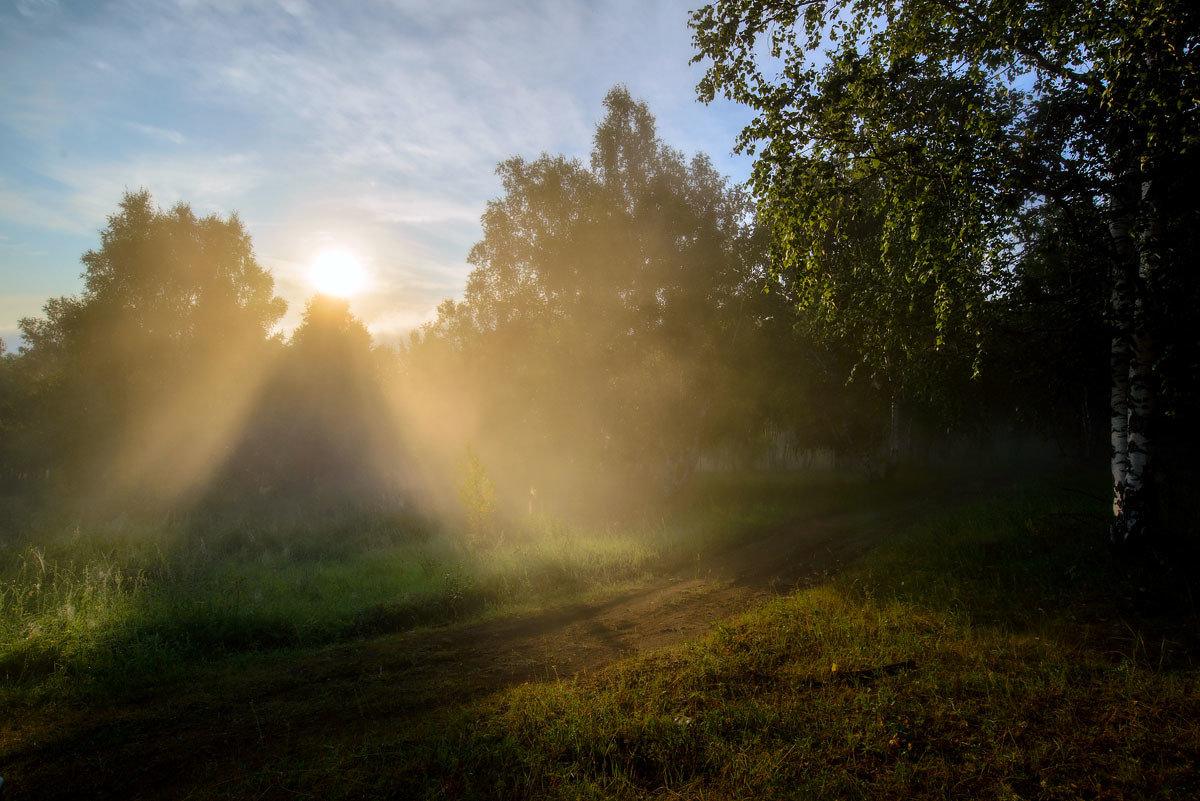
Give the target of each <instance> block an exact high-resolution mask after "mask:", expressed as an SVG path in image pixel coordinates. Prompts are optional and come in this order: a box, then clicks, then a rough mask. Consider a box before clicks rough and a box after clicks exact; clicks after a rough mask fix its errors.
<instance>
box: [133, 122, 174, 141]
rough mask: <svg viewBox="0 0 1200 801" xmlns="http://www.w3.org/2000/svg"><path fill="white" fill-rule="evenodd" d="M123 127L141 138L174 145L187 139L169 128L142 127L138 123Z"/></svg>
mask: <svg viewBox="0 0 1200 801" xmlns="http://www.w3.org/2000/svg"><path fill="white" fill-rule="evenodd" d="M125 126H126V127H127V128H129V129H130V130H132V131H136V132H137V133H140V134H142V135H143V136H147V137H150V138H152V139H163V140H166V141H167V142H170V143H171V144H174V145H182V144H183V143H184V142H186V141H187V137H186V136H184V135H183V134H181V133H180V132H179V131H173V130H171V129H170V128H157V127H155V126H153V125H142V124H141V123H140V122H126V123H125Z"/></svg>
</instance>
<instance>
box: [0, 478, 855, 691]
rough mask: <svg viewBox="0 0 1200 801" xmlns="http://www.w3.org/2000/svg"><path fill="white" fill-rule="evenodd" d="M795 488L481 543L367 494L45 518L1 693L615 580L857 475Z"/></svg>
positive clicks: (832, 497)
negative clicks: (58, 520) (174, 513)
mask: <svg viewBox="0 0 1200 801" xmlns="http://www.w3.org/2000/svg"><path fill="white" fill-rule="evenodd" d="M468 464H470V462H469V461H468ZM474 464H475V467H476V468H477V470H478V472H476V473H475V476H476V479H478V480H479V481H480V482H481V484H480V486H479V487H477V489H479V490H480V491H482V492H484V493H485V494H486V481H487V477H486V475H485V474H483V471H482V468H481V467H479V464H478V460H475V462H474ZM796 487H797V483H796V479H794V478H776V479H762V478H753V477H749V478H747V477H742V478H730V477H711V478H709V479H707V480H706V481H704V482H702V483H701V485H700V486H698V487H697V488H695V489H694V491H693V493H691V494H686V495H684V496H682V497H681V498H679V500H678V503H677V505H675V506H674V507H671V508H668V509H659V510H657V513H656V514H655V515H652V516H650V517H645V518H635V519H630V520H627V521H625V522H623V523H619V524H618V523H612V524H609V525H599V524H595V525H589V524H581V523H567V522H564V521H561V520H553V519H550V518H545V517H540V518H534V519H530V520H528V521H527V522H526V523H525V524H523V525H515V524H514V525H511V526H510V527H509V528H507V529H506V532H505V534H506V536H505V537H504V538H503V540H500V539H499V538H496V537H491V536H488V537H484V538H481V539H479V540H477V541H475V542H472V543H470V544H469V546H468V545H465V544H464V542H463V540H462V537H461V536H459V531H457V530H454V529H447V528H442V527H439V526H437V525H435V524H433V523H432V522H431V521H429V520H428V519H425V518H423V517H422V516H419V515H416V514H414V513H413V512H412V511H410V510H406V509H396V508H393V507H387V506H364V505H363V502H362V501H355V502H354V503H352V504H346V505H343V506H340V507H335V506H331V505H329V504H328V503H324V502H317V501H313V502H311V503H309V504H307V505H300V504H296V503H294V502H280V503H279V504H277V505H276V506H268V507H265V508H264V509H263V510H261V514H259V515H257V516H246V515H244V514H242V515H234V514H228V515H227V516H224V517H223V516H220V515H217V514H211V515H210V516H207V517H203V518H201V517H194V518H182V519H178V520H176V521H174V522H171V523H169V524H164V523H155V524H144V523H138V522H136V521H133V520H128V519H118V520H114V521H111V522H110V523H108V524H106V525H99V526H93V527H88V526H84V527H82V528H80V527H77V526H74V525H70V526H68V527H67V528H66V529H65V530H63V529H62V528H61V527H58V526H52V525H50V524H48V523H47V524H43V525H42V527H41V528H39V529H38V530H36V531H33V532H27V533H26V534H25V538H26V544H24V545H21V544H19V543H13V544H12V545H10V546H8V547H11V548H12V550H11V551H8V550H7V549H6V553H12V554H13V558H11V559H9V560H8V561H6V562H5V563H4V565H2V566H0V700H3V701H5V702H16V701H18V700H23V701H26V702H38V700H39V699H40V700H41V701H43V702H46V703H51V702H54V701H56V700H61V699H63V698H66V697H78V698H89V697H93V696H101V695H105V694H112V693H123V692H127V691H131V690H134V689H136V688H144V687H148V686H154V685H156V684H161V683H162V682H167V681H171V680H173V679H176V678H178V677H180V676H181V675H184V676H185V675H187V672H188V671H189V670H205V669H206V668H205V667H204V666H205V665H210V664H218V665H219V664H220V663H221V662H222V661H223V660H226V659H228V658H231V657H233V656H235V655H238V654H246V653H255V652H261V653H269V652H273V651H279V650H286V649H297V648H313V647H319V646H321V645H325V644H329V643H334V642H345V641H348V640H352V639H355V638H359V637H363V636H375V635H380V634H385V633H391V632H396V631H406V630H409V629H412V628H414V627H418V626H424V625H436V624H445V623H450V622H456V621H464V620H468V619H473V618H478V617H480V616H482V615H488V614H499V613H502V612H505V611H511V610H514V609H530V608H536V607H540V606H544V605H547V604H553V603H559V602H563V601H566V600H572V599H580V598H584V597H587V596H588V595H589V594H592V593H602V592H611V591H612V589H613V588H614V587H618V586H621V585H623V584H627V583H628V582H632V581H639V580H643V579H645V577H646V576H647V575H648V574H649V573H650V572H651V571H655V570H661V569H663V567H664V566H671V565H677V564H683V563H685V562H686V560H687V559H694V558H695V554H696V552H697V550H700V549H704V550H707V549H710V548H715V547H718V546H720V545H721V544H723V543H727V542H729V541H732V540H736V539H738V538H741V537H745V536H747V535H748V534H751V533H753V532H755V531H758V530H760V529H761V528H762V527H764V526H769V525H772V524H777V523H778V522H779V521H780V520H781V519H785V518H787V517H789V516H791V515H794V514H796V513H797V511H799V510H800V509H802V508H804V507H805V504H806V503H844V502H845V501H846V499H847V497H849V494H848V493H851V492H852V491H853V490H852V488H847V487H842V486H841V484H840V483H836V482H835V483H834V484H832V485H830V486H828V487H826V489H827V491H826V492H823V493H819V494H814V495H812V496H809V495H804V494H801V493H797V491H796Z"/></svg>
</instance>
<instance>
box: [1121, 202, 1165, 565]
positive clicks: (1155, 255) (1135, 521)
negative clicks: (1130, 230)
mask: <svg viewBox="0 0 1200 801" xmlns="http://www.w3.org/2000/svg"><path fill="white" fill-rule="evenodd" d="M1159 229H1160V222H1159V218H1158V209H1157V203H1156V202H1155V198H1154V184H1153V181H1152V180H1151V179H1150V178H1145V179H1143V181H1142V184H1141V193H1140V198H1139V203H1138V215H1137V236H1136V242H1137V250H1138V254H1137V255H1138V274H1137V282H1136V293H1135V298H1134V304H1133V331H1132V335H1133V336H1132V339H1131V344H1132V352H1131V353H1130V362H1129V435H1128V436H1129V471H1128V473H1127V474H1126V476H1125V510H1124V511H1125V514H1126V524H1125V527H1124V532H1123V533H1124V535H1125V537H1124V542H1126V543H1133V542H1136V541H1139V540H1143V539H1145V538H1146V537H1148V536H1153V531H1152V530H1151V529H1152V528H1153V523H1152V521H1151V520H1150V517H1151V515H1152V514H1153V511H1154V510H1153V503H1152V501H1151V499H1150V497H1149V496H1150V494H1151V491H1152V482H1151V471H1152V470H1153V465H1154V460H1153V455H1154V432H1153V425H1154V407H1155V402H1154V401H1155V395H1156V387H1155V375H1154V363H1155V360H1156V359H1157V352H1156V351H1157V343H1156V342H1155V337H1154V324H1153V314H1154V313H1153V309H1152V308H1151V303H1150V298H1151V297H1153V294H1154V290H1153V287H1154V285H1155V283H1156V282H1157V281H1158V269H1159V263H1160V261H1161V259H1160V258H1159V252H1158V246H1159V242H1160V241H1161V231H1160V230H1159Z"/></svg>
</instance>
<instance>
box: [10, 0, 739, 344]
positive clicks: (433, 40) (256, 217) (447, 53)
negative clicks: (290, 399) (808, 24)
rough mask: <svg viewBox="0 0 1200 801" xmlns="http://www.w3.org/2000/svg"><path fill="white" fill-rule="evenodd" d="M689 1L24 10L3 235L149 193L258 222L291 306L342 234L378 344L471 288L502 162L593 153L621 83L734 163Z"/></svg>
mask: <svg viewBox="0 0 1200 801" xmlns="http://www.w3.org/2000/svg"><path fill="white" fill-rule="evenodd" d="M689 5H690V4H689V3H688V2H687V0H662V1H661V2H655V3H645V2H643V1H642V0H605V1H603V2H586V3H584V2H580V3H563V2H561V0H513V1H512V2H506V3H494V2H487V1H486V0H405V2H394V1H389V0H370V1H364V2H355V3H342V4H332V3H311V2H305V0H277V2H262V1H261V0H175V2H151V1H150V0H113V2H110V3H107V4H105V5H104V6H102V7H100V6H98V7H96V8H94V9H93V8H91V7H79V8H76V7H63V8H59V7H58V6H57V5H56V4H55V3H52V2H40V3H39V2H34V1H33V0H22V3H20V4H18V6H17V9H16V11H17V13H16V14H15V15H13V14H9V15H8V16H7V18H5V14H4V12H3V10H0V74H4V75H5V76H6V81H4V82H3V85H0V131H2V130H3V128H4V127H7V128H8V129H9V130H10V131H12V132H13V135H14V136H15V137H16V139H15V141H14V145H15V146H16V147H15V149H10V150H9V154H8V155H4V154H3V152H0V226H2V225H3V224H4V222H5V221H6V220H8V221H13V222H18V223H20V224H22V225H29V226H37V227H41V228H45V229H54V230H63V231H71V232H75V233H79V232H94V231H95V230H96V229H98V228H99V227H101V226H102V225H103V222H104V218H105V215H107V214H109V213H111V212H112V210H113V209H114V208H115V204H116V202H117V200H118V199H119V198H120V194H121V192H122V191H123V190H124V189H125V188H127V187H128V188H137V187H139V186H145V187H147V188H148V189H150V190H151V192H152V193H153V194H154V196H155V198H156V200H158V201H159V202H160V203H162V204H164V205H167V204H170V203H173V202H175V201H177V200H185V201H189V202H192V204H193V206H195V207H196V208H197V209H198V210H203V211H229V210H232V209H235V208H236V209H239V210H240V211H241V212H242V213H243V217H244V219H246V220H247V221H252V222H253V223H254V226H253V227H252V228H251V233H252V234H254V235H255V241H256V246H257V249H258V251H259V253H260V255H261V256H262V257H263V259H264V261H269V262H270V263H271V264H272V265H274V268H275V271H276V274H277V277H278V278H279V279H280V285H281V288H282V289H283V290H284V291H285V293H286V294H287V295H288V299H289V300H290V301H291V302H292V304H293V306H296V305H299V304H300V303H301V302H302V300H303V298H304V296H305V294H306V292H307V287H306V286H305V285H304V279H303V271H304V269H305V267H306V265H307V261H308V260H310V259H311V258H312V256H313V255H315V254H314V253H313V252H312V248H314V247H317V246H319V245H320V242H319V241H318V237H317V236H316V234H317V232H324V234H325V235H326V236H327V237H335V238H340V239H345V240H346V241H347V242H348V246H352V247H353V248H354V249H355V250H356V252H359V254H360V257H362V258H363V259H364V260H365V261H369V262H371V263H372V264H373V269H374V270H375V273H376V275H377V287H379V291H378V294H377V296H375V297H376V298H377V299H375V300H371V301H370V302H368V301H366V300H363V301H362V302H361V303H360V302H356V305H355V308H356V310H357V309H359V308H360V307H361V311H360V313H361V314H362V315H363V316H364V318H365V319H366V320H367V322H368V324H369V325H371V326H372V328H373V330H376V331H383V330H385V329H388V328H389V327H393V326H394V325H398V324H399V323H398V322H397V321H399V320H413V319H416V320H419V319H423V318H424V316H426V315H427V314H428V312H429V310H430V309H432V308H433V306H434V305H436V303H437V301H438V299H439V297H438V295H440V296H444V295H446V294H451V293H453V292H455V291H458V290H460V289H461V286H462V284H463V279H464V278H465V275H466V271H467V269H468V268H467V266H466V265H465V261H464V260H465V256H466V253H467V251H468V249H469V247H470V245H471V243H472V241H473V240H474V239H475V238H477V237H478V226H477V221H478V217H479V214H480V213H481V212H482V210H483V208H484V204H485V203H486V201H487V200H488V199H489V198H491V197H493V196H495V195H496V194H497V193H498V191H499V185H498V182H497V179H496V177H495V175H494V166H495V164H496V163H497V162H498V161H500V160H502V159H504V158H507V157H508V156H511V155H517V154H520V155H525V156H530V157H533V156H536V155H537V154H539V153H540V152H543V151H548V152H566V153H568V154H569V155H577V156H583V155H585V154H586V153H587V151H588V150H589V148H590V143H591V131H592V126H593V124H594V121H595V119H596V118H597V117H598V116H599V113H600V108H599V101H600V99H601V97H602V96H603V94H604V91H605V90H606V89H607V88H608V87H609V86H611V85H612V84H614V83H618V82H623V83H626V84H628V85H629V86H630V89H631V90H632V91H633V92H634V93H635V94H637V95H639V96H643V97H647V99H648V100H650V101H651V106H652V108H653V109H654V110H655V111H656V112H657V113H658V114H659V117H660V124H661V127H662V130H663V132H664V134H665V135H666V136H667V137H668V138H669V139H671V140H672V142H673V143H674V144H677V145H680V146H682V147H685V148H687V149H689V150H695V149H699V148H704V149H707V150H709V151H712V152H713V155H715V156H718V157H720V155H721V154H722V153H724V152H727V151H728V148H729V144H730V142H731V141H732V138H733V134H734V133H735V132H736V130H737V125H736V124H729V123H728V121H726V122H724V123H713V122H712V120H711V116H712V115H711V114H710V115H708V116H706V115H705V112H703V110H700V109H698V108H697V107H696V106H695V104H694V103H693V101H692V96H693V90H692V84H693V82H694V79H695V77H696V76H695V74H694V72H692V71H691V70H690V68H689V67H688V65H687V60H688V58H689V56H690V52H689V46H688V33H687V29H686V16H687V8H688V6H689ZM0 144H3V143H2V142H0ZM18 152H19V153H20V155H19V156H18V155H14V154H16V153H18ZM718 163H720V162H718ZM3 269H4V264H3V257H2V256H0V275H2V274H3V273H2V271H3ZM63 274H64V275H66V274H67V273H66V271H64V272H63ZM55 291H61V290H54V289H51V290H49V291H48V292H47V294H53V293H54V292H55ZM422 308H423V309H425V312H423V313H422V312H421V311H420V309H422Z"/></svg>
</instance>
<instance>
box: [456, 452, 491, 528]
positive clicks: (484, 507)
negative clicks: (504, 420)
mask: <svg viewBox="0 0 1200 801" xmlns="http://www.w3.org/2000/svg"><path fill="white" fill-rule="evenodd" d="M458 502H459V503H460V504H461V505H462V510H463V513H464V514H465V515H466V520H467V533H468V536H469V537H470V540H471V542H472V543H474V544H476V545H479V544H482V543H485V542H488V541H489V540H491V539H493V538H494V537H495V536H496V535H497V534H498V533H499V523H498V521H497V519H496V485H495V484H493V483H492V480H491V479H490V478H488V474H487V471H486V470H484V469H483V464H482V463H481V462H480V461H479V455H478V454H476V453H475V451H473V450H471V449H470V448H467V453H466V455H465V456H464V457H463V460H462V464H461V465H460V466H459V476H458Z"/></svg>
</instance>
